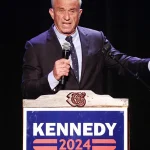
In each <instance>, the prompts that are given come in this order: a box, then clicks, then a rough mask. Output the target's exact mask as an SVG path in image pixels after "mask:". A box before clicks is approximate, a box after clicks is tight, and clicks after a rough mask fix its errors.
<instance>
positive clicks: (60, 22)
mask: <svg viewBox="0 0 150 150" xmlns="http://www.w3.org/2000/svg"><path fill="white" fill-rule="evenodd" d="M51 3H52V8H50V10H49V13H50V15H51V17H52V18H53V20H54V24H53V25H52V26H51V27H50V29H49V30H48V31H45V32H43V33H41V34H40V35H38V36H36V37H34V38H32V39H31V40H29V41H27V42H26V45H25V48H26V52H25V55H24V58H23V76H22V92H23V98H27V99H28V98H37V97H38V96H40V95H46V94H54V93H56V92H57V91H58V90H60V89H61V88H62V85H61V84H60V81H61V79H62V77H63V76H66V80H65V85H64V86H63V89H64V90H92V91H93V92H95V93H97V94H103V81H104V74H103V70H104V68H105V67H107V68H110V69H116V71H117V72H118V74H119V75H125V74H126V71H125V70H124V69H123V67H121V65H119V64H118V63H117V62H116V61H115V60H114V59H112V58H111V57H110V54H111V55H113V57H115V59H117V60H118V61H119V62H120V63H121V64H122V65H123V66H124V67H127V68H128V69H130V70H132V72H133V73H137V72H138V74H139V75H142V76H144V75H149V73H150V72H149V71H150V70H149V68H150V67H149V66H150V63H149V61H150V58H147V59H141V58H137V57H131V56H127V55H126V54H123V53H121V52H119V51H118V50H116V49H115V48H114V47H113V46H112V45H111V44H110V48H109V50H108V51H106V52H104V53H103V52H102V50H103V47H104V46H105V44H107V43H109V41H108V40H107V39H106V37H105V36H104V34H103V32H102V31H96V30H92V29H89V28H84V27H80V26H78V23H79V20H80V16H81V14H82V9H80V7H81V3H82V1H81V0H64V1H62V0H52V1H51ZM70 36H72V44H73V45H71V48H72V47H74V50H75V52H72V51H71V54H70V56H69V59H65V58H62V47H63V44H64V43H66V42H67V39H66V37H70ZM74 53H76V56H77V60H76V65H77V66H76V67H77V68H76V69H75V66H74V59H76V57H75V55H74V57H72V56H73V54H74ZM75 72H77V75H76V73H75Z"/></svg>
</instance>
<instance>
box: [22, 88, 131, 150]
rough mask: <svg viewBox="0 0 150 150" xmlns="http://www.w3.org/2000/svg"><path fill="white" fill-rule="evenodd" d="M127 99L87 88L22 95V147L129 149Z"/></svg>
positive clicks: (39, 149)
mask: <svg viewBox="0 0 150 150" xmlns="http://www.w3.org/2000/svg"><path fill="white" fill-rule="evenodd" d="M128 133H129V129H128V99H120V98H112V97H111V96H109V95H97V94H95V93H93V92H92V91H89V90H84V91H82V90H80V91H78V90H75V91H74V90H73V91H67V90H65V91H59V92H58V93H57V94H54V95H43V96H40V97H39V98H37V99H35V100H34V99H23V150H129V134H128Z"/></svg>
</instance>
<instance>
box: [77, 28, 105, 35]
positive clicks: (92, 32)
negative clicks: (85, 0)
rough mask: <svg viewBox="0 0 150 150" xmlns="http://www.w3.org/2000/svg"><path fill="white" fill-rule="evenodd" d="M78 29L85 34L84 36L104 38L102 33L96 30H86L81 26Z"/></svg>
mask: <svg viewBox="0 0 150 150" xmlns="http://www.w3.org/2000/svg"><path fill="white" fill-rule="evenodd" d="M78 28H79V30H81V31H83V32H85V33H86V34H91V35H97V36H104V34H103V31H98V30H94V29H91V28H86V27H82V26H79V27H78Z"/></svg>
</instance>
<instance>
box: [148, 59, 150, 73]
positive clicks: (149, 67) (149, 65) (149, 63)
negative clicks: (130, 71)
mask: <svg viewBox="0 0 150 150" xmlns="http://www.w3.org/2000/svg"><path fill="white" fill-rule="evenodd" d="M148 70H149V71H150V61H149V62H148Z"/></svg>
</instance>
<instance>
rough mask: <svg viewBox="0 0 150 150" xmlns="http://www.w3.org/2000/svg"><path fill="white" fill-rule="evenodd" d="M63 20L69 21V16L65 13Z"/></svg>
mask: <svg viewBox="0 0 150 150" xmlns="http://www.w3.org/2000/svg"><path fill="white" fill-rule="evenodd" d="M64 19H65V20H69V19H70V14H69V12H67V11H65V13H64Z"/></svg>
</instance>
